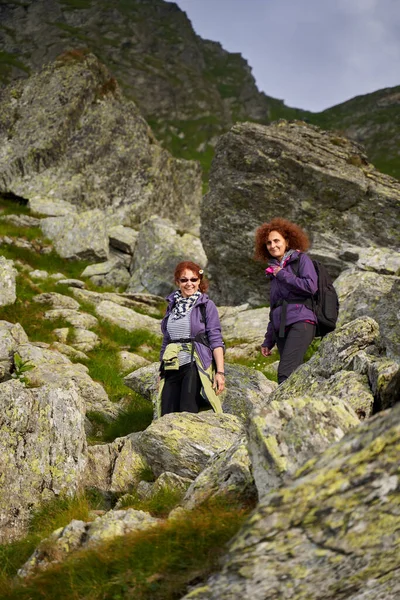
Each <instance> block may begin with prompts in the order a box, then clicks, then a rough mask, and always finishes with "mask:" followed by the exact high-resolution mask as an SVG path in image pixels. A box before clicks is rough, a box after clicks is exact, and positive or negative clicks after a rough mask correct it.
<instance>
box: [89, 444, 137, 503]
mask: <svg viewBox="0 0 400 600" xmlns="http://www.w3.org/2000/svg"><path fill="white" fill-rule="evenodd" d="M136 440H137V434H131V435H128V436H125V437H122V438H117V439H116V440H114V441H113V442H111V443H110V444H101V445H94V446H89V448H88V460H87V467H86V472H85V487H87V488H96V489H99V490H101V491H102V492H108V491H113V492H128V491H130V490H131V489H132V486H136V485H137V484H138V483H139V481H140V480H141V477H142V472H143V470H144V469H145V468H146V467H147V463H146V461H145V460H144V459H143V456H142V455H141V454H140V453H139V449H138V447H137V443H136Z"/></svg>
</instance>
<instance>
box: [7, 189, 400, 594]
mask: <svg viewBox="0 0 400 600" xmlns="http://www.w3.org/2000/svg"><path fill="white" fill-rule="evenodd" d="M16 208H17V207H16V206H15V204H13V202H10V201H5V200H3V201H2V211H3V216H2V217H1V219H0V227H1V228H2V229H3V231H7V235H3V237H2V242H1V243H2V254H3V256H2V257H1V261H0V267H1V268H0V297H1V301H2V305H3V306H2V308H1V309H0V319H2V320H0V365H1V371H0V373H1V383H0V404H1V408H2V409H1V411H0V414H1V417H0V457H1V458H0V470H1V473H2V480H1V488H0V552H1V553H2V555H3V556H6V557H7V556H9V554H7V553H9V552H12V551H13V548H14V547H18V546H15V545H16V544H17V545H18V544H26V549H25V550H24V551H23V552H21V551H20V552H19V554H18V558H13V559H12V560H11V561H10V559H7V560H6V563H5V564H6V565H7V567H6V568H5V570H3V575H2V577H1V578H0V583H1V584H2V586H3V587H4V590H5V592H4V594H5V595H3V597H4V598H14V597H17V596H15V595H14V594H20V593H21V590H25V591H24V593H26V594H28V596H27V597H36V596H35V594H36V591H37V590H39V589H43V585H45V586H46V589H47V591H46V592H45V593H46V594H48V595H46V596H45V597H48V598H51V597H53V596H52V595H53V594H54V593H56V592H55V589H54V587H53V584H52V583H51V577H52V575H51V574H52V573H53V568H56V571H55V572H57V573H58V575H57V578H58V577H59V576H60V574H61V576H62V577H63V575H62V573H63V572H64V565H65V568H66V569H67V571H65V572H66V573H67V572H69V571H68V569H70V567H69V566H68V565H79V569H78V571H79V573H80V575H79V577H80V578H81V577H82V570H81V569H82V568H83V569H85V568H86V567H85V564H86V562H85V561H86V560H87V558H86V557H89V556H91V555H90V554H86V553H88V552H89V553H90V552H94V553H95V554H94V556H97V553H98V552H100V553H103V552H104V548H105V546H104V545H105V544H110V543H113V544H118V543H119V541H118V540H124V539H125V540H126V542H125V543H124V545H125V544H126V543H129V544H130V543H132V544H135V541H134V540H135V539H136V538H135V536H137V535H139V534H140V535H142V536H143V535H149V536H154V535H159V534H160V533H157V532H162V531H169V528H171V531H172V530H174V531H175V529H176V528H178V529H179V528H180V527H185V526H186V525H185V523H188V522H191V521H193V520H194V521H193V522H194V523H195V522H196V518H197V517H196V514H197V513H196V511H199V510H203V511H204V510H207V506H209V503H210V502H220V503H221V502H222V503H223V504H226V505H232V503H233V505H234V506H236V507H237V508H236V509H235V510H236V511H238V514H239V512H240V511H241V510H243V507H249V506H250V507H251V506H255V505H256V508H255V510H254V512H253V513H252V515H251V516H250V518H249V519H248V520H247V521H246V523H245V524H244V526H243V528H242V529H239V525H238V526H237V529H239V531H238V533H237V535H236V537H235V539H234V540H233V542H232V543H231V545H230V547H229V550H228V553H227V555H226V557H225V558H224V562H223V567H222V571H221V573H220V574H216V575H213V576H212V578H211V579H210V580H209V581H207V582H205V581H204V583H203V584H202V585H201V586H200V587H199V588H194V589H192V590H191V591H190V590H189V591H188V589H187V586H188V584H189V583H190V582H191V581H192V579H191V575H190V569H189V571H188V578H186V579H185V578H184V580H183V583H182V584H181V587H180V588H179V589H180V590H183V591H184V590H186V591H187V592H188V594H187V596H185V598H186V597H187V598H207V599H208V598H209V599H212V598H224V597H226V598H239V597H243V596H244V597H247V596H248V597H250V596H251V597H253V596H254V597H256V598H264V597H265V595H266V594H269V595H271V597H275V598H289V597H293V590H295V592H296V593H297V594H300V593H305V592H304V590H307V592H306V593H307V597H309V598H314V597H315V598H318V597H320V596H318V594H319V591H320V585H321V583H320V582H321V580H322V579H323V581H324V585H325V586H326V597H327V598H332V599H333V598H334V597H335V594H336V592H337V590H343V593H344V591H346V593H347V597H351V598H354V599H356V598H357V599H358V598H361V597H363V596H361V595H360V594H361V593H362V592H363V590H365V589H368V595H367V596H366V598H368V600H369V599H375V598H376V599H378V598H382V597H385V598H393V599H394V598H396V594H397V592H398V586H399V579H398V577H397V573H398V572H399V567H400V565H399V564H398V556H399V554H398V552H397V551H396V548H397V546H398V543H399V538H398V531H399V522H398V492H399V473H398V461H397V460H395V452H396V448H397V447H398V444H399V435H400V430H399V427H398V423H397V417H398V414H399V411H398V406H399V405H398V400H399V399H400V347H399V345H398V343H396V339H395V338H394V337H393V335H391V334H390V331H389V328H388V327H387V326H386V323H387V314H386V313H387V311H388V308H387V305H385V304H384V303H380V304H378V305H376V303H375V302H371V304H370V305H369V306H370V308H368V304H367V305H365V307H364V311H363V314H364V316H359V314H357V313H358V311H357V310H356V311H355V312H356V314H354V301H355V297H356V294H357V289H356V288H354V287H353V289H352V290H350V291H349V290H347V289H346V287H345V283H344V281H345V277H346V276H347V275H348V276H349V278H350V281H351V282H353V281H357V278H358V277H359V276H360V277H363V271H361V270H357V268H354V267H353V269H348V270H344V271H343V272H342V274H341V276H340V278H339V280H338V283H337V286H338V292H339V296H340V301H341V326H340V327H339V328H338V329H337V330H336V331H335V332H333V333H331V334H329V335H328V336H327V337H326V338H324V340H323V341H322V342H321V343H320V344H319V347H318V350H317V351H316V352H315V353H314V354H313V356H312V357H311V358H310V360H309V361H308V362H307V363H305V364H304V365H303V366H302V367H300V368H299V369H298V370H297V371H296V372H295V373H294V374H293V375H292V376H291V377H290V378H289V379H288V381H287V382H285V384H284V385H282V386H280V387H279V388H278V387H277V384H276V383H275V382H274V381H271V380H270V379H268V378H267V377H266V375H268V376H269V377H272V378H273V370H270V371H269V370H268V366H267V365H264V366H263V367H261V370H254V367H251V366H250V365H251V364H255V363H252V362H251V356H252V355H253V352H254V349H255V350H256V351H257V347H258V346H259V344H260V342H261V339H262V337H263V330H262V329H260V328H261V323H264V325H265V324H266V323H267V321H268V309H266V308H263V309H251V308H250V307H249V306H248V305H243V306H239V307H223V306H221V307H220V308H219V311H220V315H221V321H222V326H223V330H224V332H226V339H227V341H228V344H229V348H228V351H227V361H228V363H227V366H226V373H227V391H226V392H225V394H224V398H223V410H224V413H223V414H222V415H216V414H214V413H212V412H210V411H204V412H201V413H199V414H198V415H192V414H187V413H181V414H179V413H177V414H171V415H166V416H165V417H162V418H160V419H158V420H153V419H152V414H153V407H152V405H153V403H154V400H155V394H156V388H157V373H158V362H157V361H155V357H156V355H157V351H158V347H159V343H160V339H159V337H158V335H157V333H158V331H159V324H160V317H161V315H162V310H163V306H164V305H163V300H162V298H160V297H158V296H154V295H149V294H147V295H146V294H143V293H142V294H140V293H137V294H134V293H118V292H111V291H100V290H99V291H96V286H95V284H94V283H93V282H92V281H91V279H89V278H88V277H87V276H85V275H82V273H83V272H84V271H85V270H87V268H88V267H85V268H84V266H83V265H82V263H81V262H79V261H78V262H72V263H71V262H67V261H65V259H60V258H58V257H57V255H56V254H55V252H54V250H53V249H52V246H51V245H49V243H48V242H46V240H45V239H44V238H42V236H41V234H40V229H39V228H38V224H37V221H39V225H40V222H41V221H44V222H46V221H47V219H48V217H46V216H45V215H42V216H41V215H39V214H37V213H36V215H35V216H32V215H31V214H30V210H29V208H24V207H19V208H18V210H17V211H16V212H15V210H16ZM13 213H14V214H13ZM18 213H19V214H18ZM31 219H33V220H34V221H35V222H36V228H35V227H33V226H32V221H31ZM17 233H18V235H17ZM33 236H34V237H35V244H36V247H35V246H33V244H32V242H30V241H29V238H32V237H33ZM110 239H111V238H110ZM22 242H24V246H23V243H22ZM63 261H64V262H63ZM62 264H63V265H64V270H65V271H66V273H62V272H60V270H59V269H60V265H62ZM45 265H46V266H47V270H45V269H44V268H43V267H44V266H45ZM34 267H41V268H34ZM89 267H90V265H89ZM56 269H57V270H56ZM79 271H80V273H79ZM369 273H370V274H371V275H373V276H374V277H373V278H372V279H368V278H365V277H364V278H363V279H362V280H360V281H362V284H361V285H362V295H363V299H365V298H368V294H370V297H371V298H373V297H374V293H375V291H374V290H375V288H376V285H377V281H379V280H380V279H382V282H383V283H382V285H387V284H386V283H384V282H385V281H386V279H387V280H388V281H389V280H390V281H391V283H392V285H394V286H395V285H397V283H398V281H397V280H398V279H399V278H398V277H396V276H395V275H385V276H382V275H378V274H377V272H376V271H375V272H371V271H370V272H369ZM76 275H78V276H79V277H76ZM340 280H342V283H340ZM97 289H99V288H97ZM381 289H382V290H383V288H381ZM397 298H398V294H397ZM392 310H393V311H398V307H397V308H396V306H394V307H393V309H392ZM369 315H372V316H373V317H374V318H371V316H369ZM378 323H379V324H382V325H381V327H380V326H379V324H378ZM144 331H145V332H146V334H145V335H144V337H143V332H144ZM124 332H126V335H125V334H124ZM128 336H129V337H128ZM128 339H129V341H130V345H129V346H128V347H127V346H126V342H127V340H128ZM127 348H128V349H127ZM133 350H135V351H133ZM103 353H105V354H106V355H107V359H106V360H107V363H108V362H109V361H110V360H111V357H112V356H114V357H115V358H114V359H113V360H114V362H113V363H112V367H111V368H112V370H113V371H117V373H118V374H117V378H116V379H113V381H110V377H111V375H109V374H108V370H107V369H108V366H107V363H106V362H104V360H105V358H103ZM243 356H247V357H248V360H247V365H248V366H244V365H240V364H238V362H237V361H238V360H239V361H240V358H238V357H242V360H243ZM275 358H276V357H275V356H274V357H272V359H273V360H275ZM96 365H97V367H96ZM99 367H100V368H99ZM259 369H260V367H259ZM124 389H125V391H123V390H124ZM129 394H131V396H129ZM377 413H378V414H377ZM144 414H145V415H146V416H145V419H144V420H143V415H144ZM113 427H114V429H113ZM93 493H96V494H97V495H98V497H100V498H102V504H101V507H102V508H101V510H98V509H97V510H94V511H93V510H92V511H91V512H90V511H89V512H87V513H85V515H83V517H84V518H82V516H80V515H79V514H78V515H77V517H74V516H69V514H71V513H66V514H65V516H64V517H63V519H64V520H63V521H61V523H60V525H59V526H58V528H56V529H55V530H54V531H51V530H50V531H49V532H48V534H47V537H44V538H42V539H38V538H34V539H36V540H37V541H36V544H35V546H34V547H33V546H32V544H33V541H30V542H29V543H28V540H30V539H31V538H30V537H29V536H30V535H31V534H30V533H29V531H30V529H29V528H30V527H31V525H30V523H31V522H32V517H34V515H35V514H36V513H35V511H36V512H37V511H40V510H41V507H44V510H46V506H48V505H49V503H53V504H54V502H56V501H57V498H58V499H59V501H61V500H62V499H63V498H66V499H68V498H70V500H69V502H71V501H72V499H73V498H76V497H79V496H80V497H82V494H93ZM165 497H168V498H169V505H168V507H167V506H165V505H164V506H165V508H164V509H163V511H164V512H162V511H161V513H160V509H158V510H156V509H155V508H154V507H155V506H156V505H155V504H154V502H156V501H158V502H159V503H160V498H165ZM157 499H158V500H157ZM63 501H64V502H65V500H63ZM97 502H98V501H97ZM152 502H153V504H151V503H152ZM146 503H147V504H146ZM164 503H165V500H164ZM229 503H231V504H229ZM50 506H52V505H51V504H50ZM97 506H98V504H97ZM150 506H153V508H150V509H149V508H147V509H146V507H150ZM219 506H221V504H220V505H219ZM202 507H203V508H202ZM53 510H54V509H53ZM211 510H215V508H214V509H211ZM217 510H220V509H217ZM247 510H248V509H247ZM76 512H77V511H75V513H76ZM191 515H192V516H191ZM288 515H292V516H291V517H290V516H289V517H288ZM204 518H205V517H204V512H203V516H202V519H203V521H202V522H203V523H204ZM225 518H227V517H226V516H225ZM377 524H379V527H378V528H377ZM165 527H167V530H165ZM174 528H175V529H174ZM237 529H236V530H237ZM170 535H174V534H172V533H171V534H170ZM181 535H183V534H181ZM191 535H193V533H192V534H191ZM132 536H133V537H132ZM138 539H139V538H138ZM140 539H141V538H140ZM24 540H27V541H24ZM20 547H21V548H22V546H20ZM24 548H25V546H24ZM298 548H301V549H302V550H301V552H298V551H297V550H296V549H298ZM219 551H220V550H219ZM377 556H379V557H380V559H379V561H378V560H377V558H376V557H377ZM285 557H286V558H285ZM371 557H372V558H373V559H374V560H372V558H371ZM266 558H267V559H268V560H267V563H268V565H269V566H268V568H266V566H265V564H266ZM370 560H372V564H373V570H372V571H371V570H370V569H369V568H368V565H370V564H371V563H370ZM71 561H72V562H71ZM110 561H111V558H110ZM10 562H11V563H12V564H13V565H15V567H14V569H16V568H17V569H18V579H17V580H16V582H14V583H13V584H12V585H11V583H10V581H11V580H10V581H9V580H8V579H7V577H6V576H5V573H9V574H10V576H13V575H15V571H12V568H11V571H10ZM110 565H111V562H110ZM278 565H279V566H278ZM113 568H114V567H113ZM216 568H217V570H219V568H220V567H217V565H216V564H215V565H214V567H213V570H215V569H216ZM60 569H61V570H60ZM153 569H157V567H156V566H154V567H153ZM154 572H155V571H153V573H154ZM209 572H210V571H209V570H207V569H205V567H203V571H202V573H203V577H204V578H206V577H207V575H208V574H209ZM69 573H70V574H69V575H68V578H69V584H68V585H67V586H66V587H65V593H66V594H67V595H66V596H65V597H68V593H70V592H68V590H70V588H69V585H70V584H71V580H70V578H71V572H69ZM135 573H136V571H135ZM339 573H340V575H339ZM387 573H390V576H386V575H385V574H387ZM131 576H132V577H133V580H132V582H131V585H135V586H136V585H138V583H137V581H138V580H137V579H135V578H136V577H139V573H138V574H131ZM49 577H50V579H49ZM96 577H98V576H97V575H96ZM371 578H372V579H371ZM161 579H163V577H162V578H161ZM151 581H152V580H151ZM349 581H354V582H353V583H352V584H351V586H350V587H349V585H350V583H349ZM18 582H21V583H18ZM46 582H47V583H46ZM134 582H136V583H134ZM57 585H58V584H57ZM146 585H147V584H146ZM146 585H145V589H147V587H146ZM191 585H192V584H191ZM21 586H22V587H21ZM192 587H193V586H192ZM116 589H117V588H116ZM118 589H119V588H118ZM154 589H156V590H157V594H161V595H156V596H153V595H152V594H153V591H152V590H154ZM163 589H164V588H163V584H162V583H160V586H158V587H157V586H156V587H155V588H152V586H150V584H149V587H148V591H147V592H146V594H147V593H148V594H150V595H145V596H143V597H146V598H147V597H148V598H150V597H151V598H154V597H157V598H158V597H160V598H162V597H165V596H163V594H164V592H163ZM35 590H36V591H35ZM341 593H342V592H341ZM32 594H33V596H32ZM174 594H175V595H174V596H168V597H171V598H172V597H178V596H177V591H176V590H175V592H174ZM18 597H19V596H18ZM83 597H84V596H83ZM96 597H97V596H96ZM123 597H124V596H123ZM294 597H296V596H294ZM299 597H301V596H299Z"/></svg>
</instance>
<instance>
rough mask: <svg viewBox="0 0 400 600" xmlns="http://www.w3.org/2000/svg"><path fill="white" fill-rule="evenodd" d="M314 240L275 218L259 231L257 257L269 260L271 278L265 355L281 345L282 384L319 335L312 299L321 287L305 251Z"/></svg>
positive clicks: (282, 220)
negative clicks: (317, 333)
mask: <svg viewBox="0 0 400 600" xmlns="http://www.w3.org/2000/svg"><path fill="white" fill-rule="evenodd" d="M309 245H310V243H309V240H308V237H307V235H306V233H305V232H304V231H303V230H302V229H301V228H300V227H299V226H298V225H296V224H295V223H291V222H290V221H287V220H286V219H281V218H275V219H272V221H270V222H269V223H264V224H263V225H261V227H259V228H258V229H257V231H256V254H255V258H256V259H257V260H261V261H268V267H267V268H266V269H265V274H266V276H267V278H268V279H269V280H270V281H271V290H270V320H269V323H268V328H267V332H266V334H265V339H264V342H263V343H262V346H261V354H262V355H263V356H269V355H270V354H271V349H272V348H273V347H274V346H275V344H276V345H277V347H278V351H279V356H280V361H279V366H278V383H279V384H281V383H283V382H284V381H285V380H286V379H287V378H288V377H289V375H290V374H291V373H293V371H294V370H295V369H297V367H298V366H300V365H301V364H302V362H303V359H304V355H305V353H306V350H307V348H308V347H309V345H310V344H311V342H312V340H313V339H314V336H315V330H316V323H317V317H316V315H315V313H314V311H313V307H314V304H313V301H312V298H313V296H314V294H315V293H316V291H317V289H318V276H317V273H316V270H315V267H314V264H313V262H312V260H311V258H309V257H308V256H307V254H305V251H306V250H308V247H309Z"/></svg>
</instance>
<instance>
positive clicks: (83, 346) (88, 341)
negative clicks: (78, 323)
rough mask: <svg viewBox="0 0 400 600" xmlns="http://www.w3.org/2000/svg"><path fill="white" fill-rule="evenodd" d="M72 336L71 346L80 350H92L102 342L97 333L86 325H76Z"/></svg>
mask: <svg viewBox="0 0 400 600" xmlns="http://www.w3.org/2000/svg"><path fill="white" fill-rule="evenodd" d="M72 338H73V340H72V342H71V346H73V347H74V348H75V349H76V350H79V351H80V352H90V351H91V350H93V349H94V348H96V347H97V346H99V345H100V343H101V342H100V338H99V336H98V335H97V333H95V332H94V331H89V330H88V329H85V328H84V327H74V328H73V330H72Z"/></svg>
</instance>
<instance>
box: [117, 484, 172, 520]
mask: <svg viewBox="0 0 400 600" xmlns="http://www.w3.org/2000/svg"><path fill="white" fill-rule="evenodd" d="M181 498H182V493H181V492H180V491H179V490H174V489H170V488H168V487H165V488H162V489H160V490H159V491H158V492H156V493H155V494H154V496H152V497H151V498H149V499H147V500H142V499H140V498H139V496H138V495H137V494H136V492H135V491H133V492H131V493H130V494H126V495H125V497H124V498H123V499H122V500H121V502H120V504H119V506H120V507H121V508H134V509H136V510H143V511H145V512H148V513H150V514H151V515H152V516H153V517H158V518H167V517H168V515H169V513H170V512H171V510H172V509H173V508H175V507H176V506H177V504H179V502H180V500H181Z"/></svg>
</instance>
